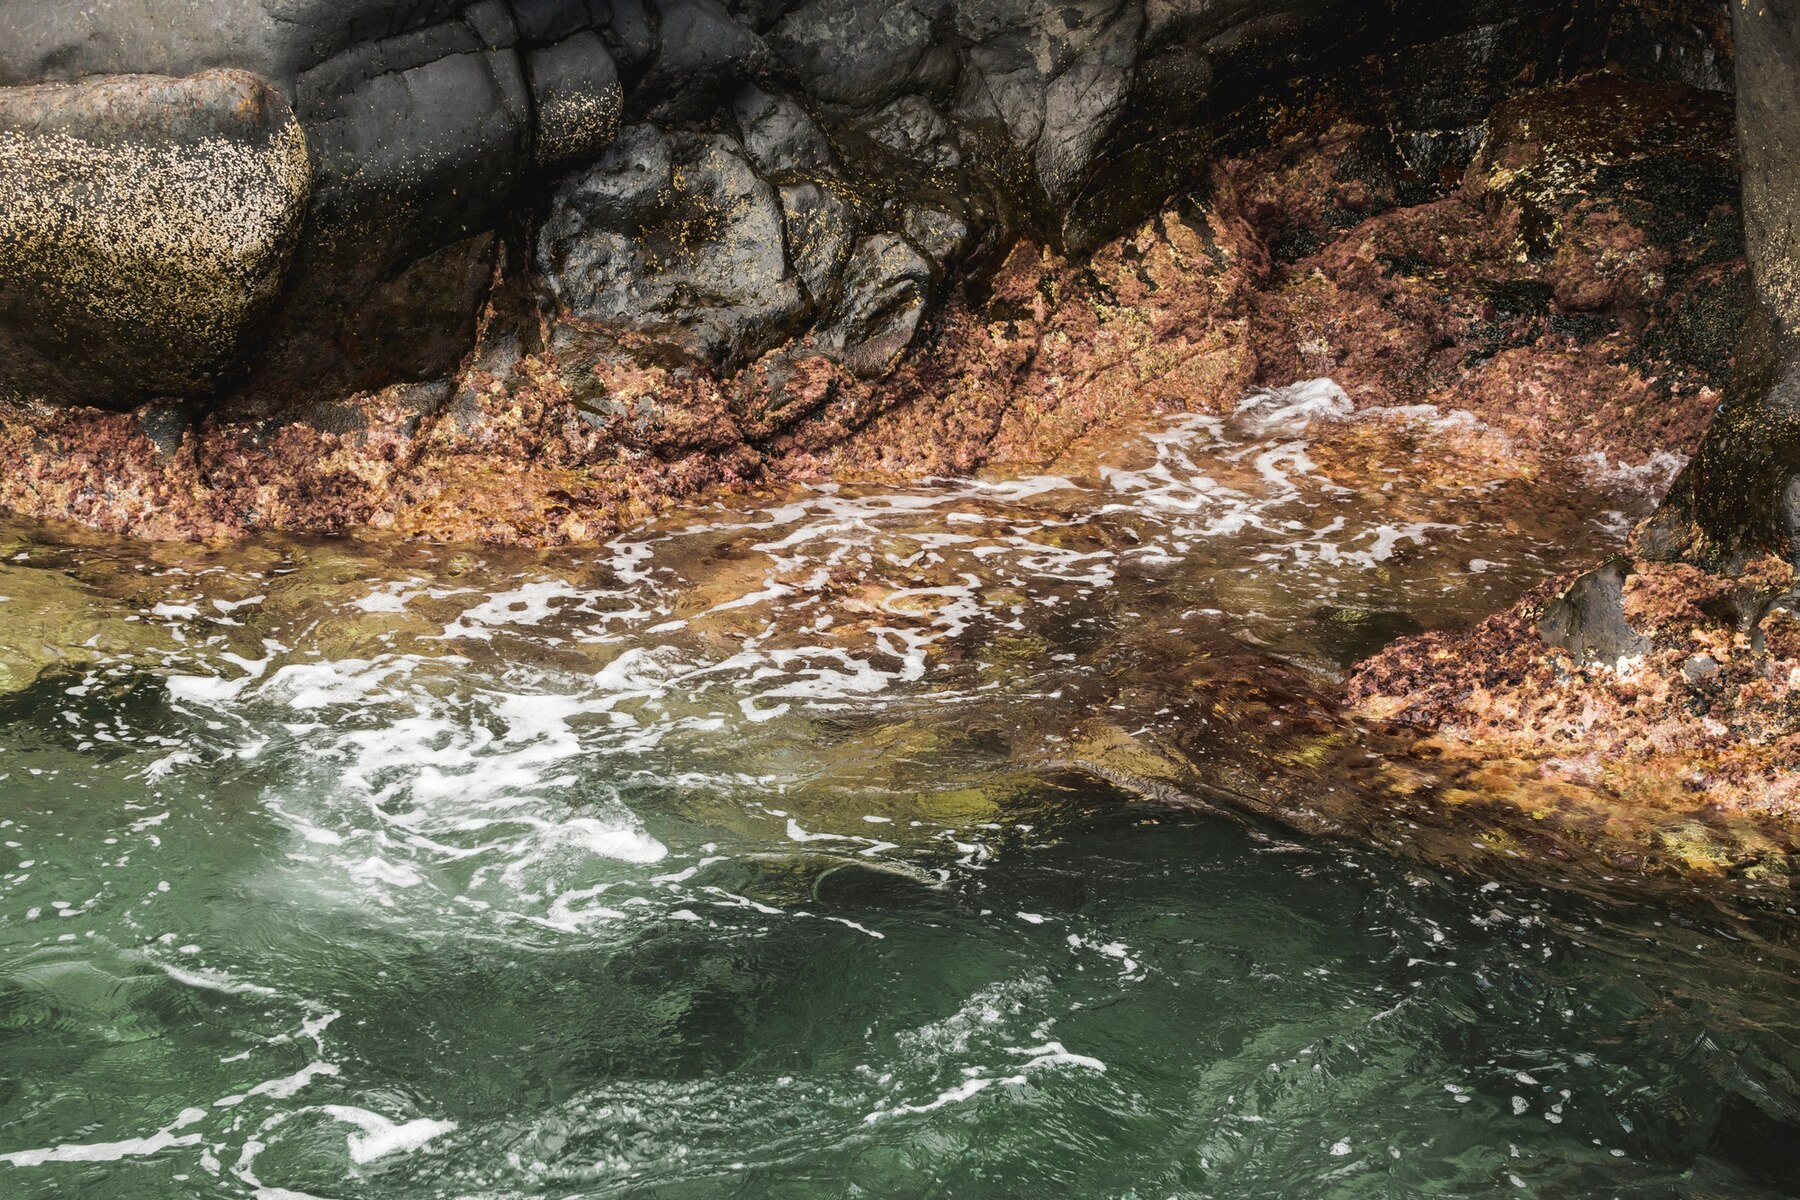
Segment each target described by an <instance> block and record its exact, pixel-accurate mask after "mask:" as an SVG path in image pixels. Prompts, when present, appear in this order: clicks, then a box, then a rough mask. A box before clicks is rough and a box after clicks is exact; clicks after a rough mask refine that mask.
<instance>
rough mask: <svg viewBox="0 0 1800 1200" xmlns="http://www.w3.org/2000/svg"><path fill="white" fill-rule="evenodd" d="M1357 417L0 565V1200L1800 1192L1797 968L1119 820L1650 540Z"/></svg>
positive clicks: (1566, 900)
mask: <svg viewBox="0 0 1800 1200" xmlns="http://www.w3.org/2000/svg"><path fill="white" fill-rule="evenodd" d="M1347 407H1348V406H1347V404H1346V403H1345V402H1344V401H1343V400H1342V397H1341V394H1340V393H1337V392H1336V391H1335V389H1333V388H1331V387H1329V386H1328V385H1326V384H1323V383H1322V382H1315V383H1313V384H1309V385H1302V386H1299V387H1297V388H1294V389H1286V390H1283V391H1282V392H1279V393H1273V394H1265V395H1262V396H1258V397H1253V398H1251V400H1250V401H1248V402H1246V405H1245V406H1244V408H1243V409H1242V410H1241V411H1240V412H1239V413H1238V414H1236V415H1235V416H1234V417H1232V418H1230V419H1225V420H1216V419H1211V418H1201V417H1189V418H1183V419H1179V420H1177V421H1175V422H1173V423H1172V424H1170V425H1169V426H1168V427H1166V428H1161V429H1158V430H1155V431H1152V432H1151V433H1149V434H1147V435H1146V436H1145V437H1143V438H1142V439H1139V440H1136V441H1133V442H1130V443H1129V444H1126V445H1124V446H1122V447H1120V448H1119V449H1117V450H1115V451H1110V452H1109V453H1108V454H1107V455H1106V456H1105V457H1104V458H1098V459H1096V460H1094V461H1091V462H1079V461H1077V462H1072V463H1071V464H1070V466H1069V468H1068V470H1067V471H1066V472H1065V473H1063V474H1061V475H1056V476H1045V477H1038V478H1032V479H1024V480H1018V479H1014V480H989V481H967V480H964V481H936V482H934V483H932V484H930V485H929V486H921V487H916V488H906V489H895V488H862V489H851V488H843V489H825V490H814V491H798V492H793V493H788V494H783V495H779V496H770V497H765V498H762V499H761V500H759V501H752V502H746V503H744V504H740V505H739V506H738V507H737V509H736V510H725V509H720V510H712V511H701V512H695V513H690V514H685V515H683V516H681V517H679V518H676V519H671V520H669V521H667V522H665V523H663V524H662V525H659V526H658V527H656V528H655V529H652V530H649V531H644V532H642V533H639V534H635V535H633V536H631V537H629V538H626V539H622V540H621V541H619V542H617V543H614V544H612V545H609V546H606V547H601V548H596V549H594V550H591V551H569V552H563V553H559V554H556V555H538V556H531V555H522V554H511V555H509V554H501V553H498V552H491V551H482V552H475V551H462V552H452V551H448V550H434V549H425V548H418V547H407V546H393V545H383V544H375V543H358V542H336V543H330V542H316V541H295V540H275V539H271V540H268V541H265V542H261V543H257V544H255V545H252V546H247V547H235V548H231V549H229V550H227V549H215V550H208V549H203V548H193V547H144V546H132V545H126V544H121V543H116V542H111V541H108V540H106V539H102V538H98V537H94V536H92V535H77V534H73V533H70V532H68V531H59V532H57V533H55V534H52V533H50V532H49V531H45V530H43V529H39V528H26V527H23V526H0V598H3V599H0V631H3V632H0V689H4V690H0V843H3V850H0V854H3V855H4V856H3V857H0V1194H4V1195H8V1196H11V1195H23V1196H79V1197H103V1198H124V1197H133V1198H135V1197H146V1198H148V1197H169V1196H190V1195H192V1196H238V1197H260V1198H262V1200H293V1198H295V1197H304V1196H313V1197H321V1198H325V1197H329V1198H346V1200H347V1198H350V1197H356V1198H363V1197H371V1198H382V1197H439V1196H442V1197H484V1198H485V1197H493V1198H500V1197H546V1198H548V1197H559V1198H560V1197H601V1196H658V1197H684V1198H685V1197H711V1196H742V1197H787V1196H793V1197H827V1196H830V1197H836V1196H893V1197H912V1196H917V1197H944V1196H955V1197H1012V1196H1025V1195H1070V1196H1094V1197H1128V1196H1129V1197H1152V1196H1154V1197H1169V1196H1182V1197H1188V1196H1192V1197H1201V1196H1220V1197H1251V1196H1270V1197H1275V1196H1280V1197H1302V1196H1332V1197H1337V1196H1383V1197H1385V1196H1445V1195H1490V1194H1499V1193H1505V1194H1512V1193H1515V1192H1518V1193H1520V1194H1525V1195H1541V1196H1569V1197H1577V1196H1579V1197H1586V1196H1599V1195H1617V1196H1670V1195H1692V1196H1703V1195H1763V1194H1766V1195H1780V1194H1786V1192H1787V1191H1788V1189H1789V1188H1790V1186H1791V1184H1790V1181H1791V1180H1793V1179H1795V1178H1800V1175H1796V1174H1795V1170H1796V1168H1800V1161H1796V1159H1797V1158H1800V1152H1796V1151H1795V1150H1794V1149H1793V1147H1794V1146H1795V1145H1796V1144H1800V1143H1796V1141H1795V1139H1794V1137H1793V1132H1794V1126H1795V1123H1796V1122H1800V1110H1797V1109H1796V1105H1797V1104H1800V1088H1797V1087H1796V1085H1795V1082H1794V1080H1793V1079H1792V1077H1791V1073H1792V1072H1793V1071H1794V1070H1795V1067H1796V1064H1797V1063H1800V1057H1797V1056H1796V1053H1795V1049H1794V1042H1795V1038H1796V1032H1797V1029H1796V1025H1797V1022H1796V1018H1794V1016H1793V1015H1792V1014H1793V1012H1794V1003H1793V1002H1794V1000H1795V994H1796V987H1795V982H1794V981H1795V974H1794V967H1795V962H1796V959H1795V957H1794V951H1793V950H1791V949H1789V948H1788V947H1787V945H1786V938H1787V935H1786V933H1785V931H1784V930H1783V929H1782V928H1781V927H1775V929H1774V931H1773V932H1770V931H1768V930H1764V931H1763V932H1762V933H1760V934H1756V935H1752V934H1751V933H1750V932H1748V931H1747V928H1746V927H1745V926H1742V925H1740V924H1732V923H1725V922H1723V921H1722V920H1720V921H1715V922H1713V923H1712V924H1708V923H1707V922H1705V921H1703V920H1702V919H1701V918H1699V917H1697V916H1694V915H1692V914H1678V913H1676V912H1674V911H1665V910H1664V909H1662V908H1659V907H1657V906H1656V905H1654V904H1652V903H1649V902H1647V901H1644V900H1642V899H1631V898H1624V899H1611V900H1605V899H1594V898H1591V897H1588V896H1586V895H1584V894H1582V893H1578V892H1573V891H1570V890H1568V889H1567V888H1556V889H1554V890H1552V889H1548V888H1539V887H1536V886H1530V885H1529V884H1528V883H1527V882H1525V880H1527V879H1529V876H1528V875H1520V874H1513V875H1509V876H1507V877H1505V878H1503V879H1491V878H1482V877H1471V876H1469V875H1468V874H1466V873H1446V872H1444V871H1440V870H1437V869H1434V868H1433V867H1431V866H1429V865H1426V864H1424V863H1422V862H1420V861H1417V860H1412V859H1408V858H1406V857H1404V856H1392V855H1383V854H1377V853H1375V852H1374V851H1372V850H1360V849H1353V848H1347V847H1346V846H1345V845H1343V844H1338V843H1328V842H1322V841H1309V840H1302V839H1299V838H1296V837H1294V836H1292V835H1288V834H1284V833H1282V832H1280V831H1279V830H1276V829H1274V828H1271V827H1269V826H1267V825H1265V824H1262V823H1260V822H1257V821H1254V820H1251V819H1248V818H1245V817H1241V816H1238V815H1234V814H1232V813H1229V812H1221V811H1185V810H1183V809H1182V808H1181V807H1180V805H1181V804H1182V803H1184V802H1186V801H1188V800H1196V801H1197V800H1201V799H1204V798H1205V797H1202V796H1198V795H1195V796H1178V795H1170V794H1168V793H1167V792H1166V791H1164V792H1158V791H1156V790H1155V789H1143V788H1139V789H1137V790H1136V791H1128V790H1122V789H1121V786H1119V785H1120V784H1121V783H1128V782H1129V779H1130V777H1131V776H1132V774H1133V772H1132V770H1131V769H1129V766H1130V764H1131V762H1132V761H1133V760H1132V759H1131V749H1130V748H1131V747H1133V746H1135V745H1136V744H1137V741H1138V740H1140V739H1150V738H1152V737H1154V736H1158V735H1167V736H1169V737H1173V738H1175V739H1176V740H1179V741H1180V742H1181V743H1182V744H1183V745H1184V746H1185V747H1186V748H1187V749H1188V751H1189V753H1190V762H1191V763H1192V764H1198V768H1197V769H1198V770H1200V771H1201V772H1203V773H1205V772H1214V773H1216V774H1217V776H1218V779H1219V780H1225V781H1228V782H1229V787H1224V786H1223V785H1221V788H1222V790H1223V791H1233V790H1235V791H1239V792H1241V791H1243V789H1244V788H1246V787H1247V786H1248V787H1254V786H1255V782H1254V781H1255V780H1256V779H1257V778H1258V777H1259V776H1260V775H1268V776H1270V777H1273V775H1274V774H1275V773H1276V771H1277V770H1278V769H1279V770H1280V771H1283V772H1286V773H1287V775H1288V776H1289V777H1291V776H1292V774H1293V771H1294V769H1295V767H1294V763H1295V762H1296V761H1299V762H1301V763H1304V762H1305V761H1307V760H1306V759H1305V756H1304V754H1303V753H1301V754H1299V755H1298V757H1296V753H1295V752H1296V748H1298V750H1300V751H1304V749H1305V745H1304V738H1303V737H1301V735H1298V734H1295V735H1293V736H1292V737H1290V736H1289V732H1288V730H1286V729H1285V728H1284V727H1283V726H1281V725H1280V724H1279V722H1281V721H1283V720H1284V717H1283V716H1282V715H1281V714H1282V713H1283V712H1284V711H1285V710H1284V709H1282V708H1280V706H1279V705H1277V706H1275V707H1273V708H1271V707H1269V706H1268V699H1267V697H1266V696H1264V697H1262V698H1261V699H1259V700H1258V701H1257V702H1255V703H1252V702H1251V700H1250V699H1249V698H1248V697H1247V696H1246V695H1245V694H1244V693H1242V692H1233V691H1232V690H1231V689H1230V687H1229V686H1226V687H1225V689H1224V690H1223V691H1220V690H1217V689H1216V688H1215V690H1212V691H1205V690H1197V689H1199V688H1200V685H1199V684H1198V683H1196V680H1197V679H1201V678H1205V679H1211V680H1215V681H1216V680H1217V679H1227V680H1229V679H1237V678H1242V677H1248V678H1249V679H1251V680H1252V681H1253V682H1257V683H1258V684H1259V686H1260V683H1261V682H1264V681H1271V682H1270V684H1269V686H1270V687H1271V688H1273V689H1274V690H1275V691H1276V692H1277V693H1280V694H1286V691H1285V690H1296V689H1297V691H1296V694H1298V691H1304V690H1305V689H1306V688H1307V687H1308V686H1309V682H1308V681H1312V682H1313V683H1315V684H1316V685H1317V689H1318V692H1319V694H1321V695H1323V694H1328V693H1329V688H1330V681H1331V679H1332V678H1333V673H1334V671H1335V670H1336V669H1337V667H1338V666H1340V665H1341V664H1343V663H1345V662H1347V661H1349V660H1351V659H1353V658H1355V657H1356V656H1358V655H1360V654H1362V653H1366V652H1368V651H1369V650H1370V649H1372V648H1373V647H1374V646H1376V645H1378V644H1380V642H1381V641H1382V640H1384V639H1386V638H1389V637H1392V636H1395V635H1396V634H1398V633H1399V632H1403V631H1405V630H1407V629H1410V628H1416V627H1432V626H1437V625H1444V624H1456V623H1460V622H1464V621H1467V620H1470V619H1472V618H1474V617H1476V616H1479V615H1482V614H1485V613H1486V612H1489V611H1492V610H1493V609H1495V608H1497V607H1499V606H1501V605H1503V604H1505V603H1506V602H1508V601H1509V600H1510V599H1512V598H1513V597H1514V596H1516V595H1517V594H1518V593H1519V592H1520V591H1522V590H1523V589H1524V588H1525V587H1527V586H1530V585H1531V584H1533V583H1535V582H1537V581H1538V580H1539V579H1541V578H1542V577H1543V576H1544V575H1545V574H1547V573H1549V572H1551V571H1553V570H1556V569H1559V568H1561V567H1563V566H1565V565H1569V564H1573V563H1579V562H1582V561H1584V560H1591V559H1592V558H1593V557H1595V556H1596V555H1598V554H1601V553H1604V552H1605V551H1607V550H1608V549H1610V548H1612V547H1613V546H1616V545H1617V544H1618V541H1619V539H1620V538H1621V537H1622V534H1623V531H1624V530H1625V529H1626V528H1627V527H1628V525H1629V522H1630V520H1631V519H1632V518H1633V517H1634V516H1635V515H1637V514H1638V513H1640V512H1641V511H1642V510H1643V507H1644V505H1645V504H1646V502H1647V501H1646V499H1645V496H1644V495H1643V494H1642V492H1641V490H1638V491H1634V490H1631V488H1629V487H1627V486H1625V485H1628V484H1632V483H1634V482H1635V481H1634V480H1632V479H1631V478H1630V473H1629V472H1620V471H1617V470H1614V471H1612V472H1611V475H1610V478H1606V479H1597V480H1595V481H1593V482H1592V483H1591V484H1590V485H1579V486H1578V485H1577V484H1575V483H1573V482H1571V481H1566V480H1565V481H1559V482H1557V483H1556V484H1555V485H1554V487H1551V485H1549V484H1548V483H1546V482H1545V481H1542V480H1534V479H1532V478H1530V477H1528V476H1526V475H1523V474H1521V473H1519V472H1518V471H1515V470H1513V469H1512V468H1511V466H1510V465H1509V463H1508V462H1507V459H1506V456H1505V454H1504V452H1503V450H1504V448H1503V447H1500V446H1497V445H1496V444H1495V443H1493V442H1492V441H1491V440H1484V439H1487V438H1488V435H1486V434H1484V433H1483V432H1482V431H1480V430H1479V429H1476V428H1473V427H1472V426H1471V425H1470V423H1469V422H1468V421H1467V420H1466V419H1460V418H1457V417H1455V416H1453V415H1452V416H1445V415H1442V414H1437V413H1433V412H1429V411H1422V410H1407V411H1402V412H1376V413H1366V414H1357V415H1355V416H1352V415H1350V414H1349V413H1348V412H1347ZM1471 461H1473V462H1477V463H1486V464H1489V465H1490V466H1491V472H1488V473H1485V474H1483V473H1477V474H1475V475H1473V476H1472V475H1471V474H1470V468H1469V463H1470V462H1471ZM1419 463H1426V464H1448V466H1447V467H1446V469H1444V470H1442V471H1438V472H1436V473H1435V474H1433V473H1432V472H1430V471H1427V470H1423V469H1421V468H1420V467H1419V466H1418V465H1417V464H1419ZM1452 467H1453V468H1454V469H1450V468H1452ZM1220 664H1226V666H1228V668H1229V669H1224V668H1222V667H1220ZM1209 672H1210V673H1209ZM9 681H10V682H9ZM28 681H29V682H28ZM1284 689H1285V690H1284ZM1197 697H1198V698H1199V699H1197ZM1202 702H1204V703H1202ZM1207 705H1210V706H1211V707H1210V708H1207V707H1206V706H1207ZM1197 712H1198V713H1199V714H1200V715H1196V713H1197ZM1177 725H1179V728H1174V726H1177ZM1295 738H1299V739H1300V740H1299V741H1296V740H1294V739H1295ZM1121 748H1123V749H1121ZM1120 764H1125V765H1124V766H1121V765H1120ZM1106 779H1113V780H1114V782H1113V783H1108V782H1106V781H1105V780H1106ZM1246 780H1248V781H1250V782H1249V783H1248V784H1247V783H1246V782H1245V781H1246ZM1202 782H1204V783H1211V782H1216V781H1211V780H1203V781H1202ZM1308 785H1309V786H1316V788H1318V789H1319V790H1320V791H1321V792H1323V791H1328V790H1332V789H1336V788H1340V787H1341V788H1349V787H1351V786H1353V785H1352V783H1351V781H1349V780H1347V779H1342V778H1334V777H1331V776H1329V775H1327V774H1320V775H1319V776H1318V777H1317V778H1316V779H1311V780H1309V782H1308ZM1544 882H1546V883H1551V882H1556V881H1553V880H1548V879H1547V880H1545V881H1544Z"/></svg>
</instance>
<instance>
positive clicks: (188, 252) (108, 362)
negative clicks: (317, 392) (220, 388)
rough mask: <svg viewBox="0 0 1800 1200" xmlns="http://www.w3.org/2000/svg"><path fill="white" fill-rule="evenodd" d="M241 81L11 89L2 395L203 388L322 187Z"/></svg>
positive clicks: (255, 315)
mask: <svg viewBox="0 0 1800 1200" xmlns="http://www.w3.org/2000/svg"><path fill="white" fill-rule="evenodd" d="M312 179H313V171H312V167H311V164H310V163H309V161H308V158H307V147H306V138H305V136H304V135H303V134H302V132H301V129H300V126H299V124H298V123H297V122H296V121H295V119H294V115H293V113H292V112H291V111H290V110H289V108H288V106H287V103H286V102H285V101H284V100H282V98H281V97H280V95H279V94H277V93H275V92H274V91H272V90H270V89H269V88H268V87H267V86H266V85H265V84H263V83H262V82H261V81H260V80H258V79H256V78H254V77H252V76H250V75H246V74H244V73H242V72H237V71H213V72H207V73H205V74H201V75H196V76H192V77H190V78H187V79H166V78H161V77H153V76H129V77H116V78H112V79H105V80H100V81H97V82H92V83H84V84H74V85H50V86H44V87H33V88H12V89H0V391H13V392H18V393H22V394H26V395H31V396H39V397H48V398H55V399H68V400H81V401H86V402H89V403H100V404H111V405H119V406H125V405H130V404H133V403H135V402H137V401H138V400H141V399H143V398H145V397H146V396H148V395H154V394H158V393H161V394H175V395H197V394H201V393H204V392H206V391H208V390H210V389H211V388H212V387H213V386H214V385H215V384H216V383H217V381H218V380H219V379H220V377H221V376H222V375H223V374H224V373H225V372H227V371H229V370H230V369H231V368H232V367H233V365H234V363H235V361H236V359H237V358H238V356H239V354H240V352H241V351H242V349H243V348H244V345H245V342H246V338H247V335H248V334H249V333H250V331H251V330H252V328H253V326H254V325H255V323H256V322H257V321H258V320H259V319H260V318H261V317H262V316H263V315H264V313H265V312H266V311H267V309H268V307H269V305H270V303H271V302H272V301H273V300H274V298H275V295H276V292H277V289H278V288H279V286H280V282H281V279H282V277H283V274H284V272H285V270H286V268H287V264H288V260H289V257H290V256H291V254H292V253H293V249H294V246H295V244H296V240H297V238H298V235H299V232H300V228H301V223H302V220H303V219H304V216H305V213H306V206H307V202H308V199H309V197H310V195H311V190H312Z"/></svg>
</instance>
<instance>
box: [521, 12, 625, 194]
mask: <svg viewBox="0 0 1800 1200" xmlns="http://www.w3.org/2000/svg"><path fill="white" fill-rule="evenodd" d="M525 74H526V78H527V79H528V80H529V81H530V87H531V100H532V105H533V108H534V110H535V112H536V115H537V129H536V139H535V140H534V142H533V144H532V157H533V160H534V161H535V162H536V164H537V166H538V168H539V169H540V170H550V169H553V168H556V167H560V166H563V165H565V164H567V163H572V162H581V161H584V160H591V159H593V158H594V157H596V156H597V155H598V154H599V153H600V152H601V151H602V150H604V149H605V148H606V147H607V146H608V145H610V144H611V143H612V140H613V137H614V136H615V135H616V134H617V133H618V132H619V117H620V114H621V113H622V112H623V111H624V108H625V92H624V89H623V88H621V87H620V86H619V72H618V68H617V67H615V66H614V65H613V59H612V54H611V53H610V52H609V51H608V50H607V49H606V45H605V43H603V42H602V41H601V40H600V36H599V35H598V34H596V33H594V32H592V31H587V32H582V33H576V34H573V35H571V36H569V37H568V38H565V39H564V40H562V41H560V42H558V43H556V44H555V45H553V46H545V47H543V48H541V49H538V50H533V51H531V52H530V53H529V54H528V55H527V56H526V58H525Z"/></svg>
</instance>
